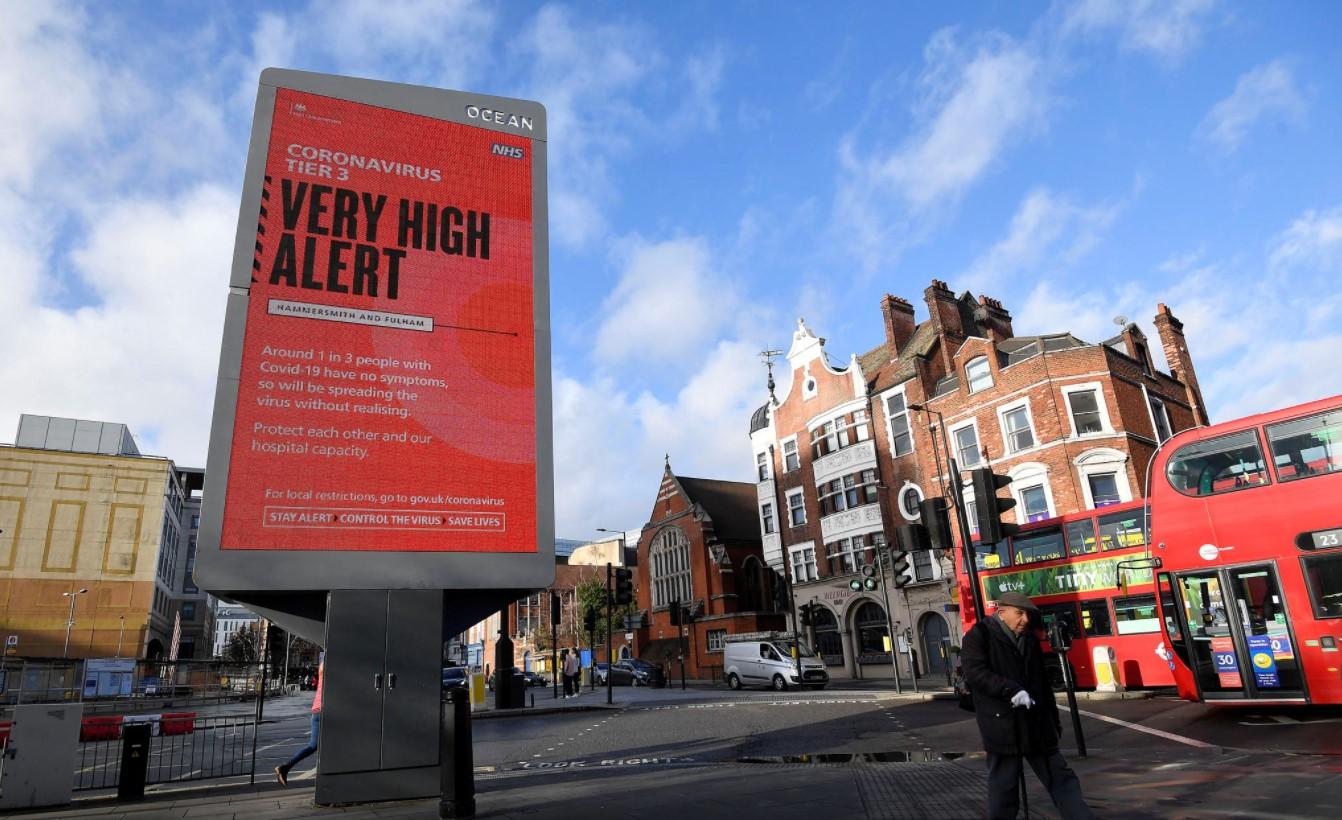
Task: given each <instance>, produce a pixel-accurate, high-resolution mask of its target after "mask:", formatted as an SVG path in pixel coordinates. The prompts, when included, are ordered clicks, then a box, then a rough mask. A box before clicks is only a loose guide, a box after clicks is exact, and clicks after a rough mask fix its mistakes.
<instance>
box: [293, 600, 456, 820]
mask: <svg viewBox="0 0 1342 820" xmlns="http://www.w3.org/2000/svg"><path fill="white" fill-rule="evenodd" d="M443 603H444V594H443V592H442V590H333V591H332V592H331V595H330V598H329V601H328V603H327V620H326V671H325V675H326V677H325V682H324V683H323V691H322V718H321V731H320V733H319V743H320V746H319V749H318V764H317V791H316V802H317V803H318V804H319V805H338V804H343V803H368V802H376V801H383V800H405V799H411V798H423V797H437V796H438V795H439V793H440V789H441V783H440V780H439V765H438V743H439V737H438V732H439V723H440V721H439V719H438V712H439V709H440V708H441V706H440V701H441V697H442V695H441V692H442V660H441V659H442V651H443Z"/></svg>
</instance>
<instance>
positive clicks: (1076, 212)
mask: <svg viewBox="0 0 1342 820" xmlns="http://www.w3.org/2000/svg"><path fill="white" fill-rule="evenodd" d="M1119 210H1120V207H1119V206H1117V205H1112V204H1102V205H1093V206H1084V205H1078V204H1076V203H1075V202H1073V201H1072V200H1071V199H1070V198H1069V197H1066V196H1060V195H1058V194H1055V193H1053V192H1051V191H1049V190H1048V189H1046V188H1037V189H1035V190H1033V191H1031V192H1030V193H1029V194H1027V195H1026V196H1025V198H1024V199H1023V200H1021V203H1020V206H1019V207H1018V208H1017V209H1016V214H1015V216H1013V217H1012V219H1011V228H1010V230H1009V232H1008V233H1007V235H1006V237H1004V238H1003V239H1002V240H1001V241H1000V242H998V243H997V244H995V245H993V246H992V247H991V248H989V249H988V250H987V251H985V252H984V253H983V254H981V255H980V256H979V257H978V259H976V260H974V262H973V263H972V264H971V265H970V266H969V269H968V270H967V271H966V272H965V273H964V275H963V276H962V277H957V278H958V279H960V280H961V281H963V282H964V284H965V286H966V287H968V288H970V289H971V290H976V291H983V290H985V289H988V288H1000V287H1003V286H1006V285H1007V284H1009V280H1011V279H1013V278H1017V277H1020V276H1028V277H1031V278H1035V277H1039V276H1043V275H1048V274H1051V273H1055V272H1057V270H1058V269H1059V268H1062V269H1066V268H1068V267H1070V266H1072V265H1074V264H1075V263H1076V262H1077V261H1078V260H1079V259H1080V258H1081V257H1083V256H1084V255H1085V254H1086V253H1088V252H1089V251H1090V250H1091V249H1092V248H1093V247H1094V246H1095V244H1096V243H1097V242H1098V241H1099V240H1100V238H1101V236H1102V235H1103V234H1104V232H1105V231H1106V230H1107V229H1108V228H1109V226H1110V225H1111V224H1112V223H1113V221H1114V219H1115V217H1116V216H1117V215H1118V212H1119Z"/></svg>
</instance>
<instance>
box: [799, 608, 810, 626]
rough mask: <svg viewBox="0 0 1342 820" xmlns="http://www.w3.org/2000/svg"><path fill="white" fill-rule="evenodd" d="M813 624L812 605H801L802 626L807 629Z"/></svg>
mask: <svg viewBox="0 0 1342 820" xmlns="http://www.w3.org/2000/svg"><path fill="white" fill-rule="evenodd" d="M811 623H812V620H811V605H810V604H802V605H801V625H802V626H804V627H806V626H810V625H811Z"/></svg>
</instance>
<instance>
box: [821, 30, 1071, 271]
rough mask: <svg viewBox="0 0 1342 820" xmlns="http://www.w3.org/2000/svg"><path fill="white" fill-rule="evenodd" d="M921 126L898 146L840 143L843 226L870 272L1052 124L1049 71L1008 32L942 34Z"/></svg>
mask: <svg viewBox="0 0 1342 820" xmlns="http://www.w3.org/2000/svg"><path fill="white" fill-rule="evenodd" d="M923 58H924V67H923V71H922V73H921V75H920V76H919V80H918V83H919V88H920V92H921V93H920V94H919V95H918V97H917V99H916V100H915V102H914V104H913V114H914V129H913V132H912V133H911V134H910V135H908V136H907V137H906V138H905V139H904V140H902V141H901V142H899V143H898V144H897V145H894V146H889V145H878V146H876V147H874V148H864V147H863V146H862V145H861V144H860V140H859V135H860V134H862V133H871V132H872V131H873V130H876V129H873V128H872V127H871V124H870V123H867V122H864V123H863V125H862V127H861V128H860V129H855V130H854V131H852V132H850V133H849V134H847V135H846V136H845V137H844V139H843V140H842V141H841V143H840V147H839V163H840V168H841V171H840V179H839V184H838V191H837V193H836V196H835V220H836V227H837V228H838V230H840V231H841V232H842V233H843V234H844V235H845V237H846V238H847V239H848V241H849V242H850V243H851V245H852V246H854V250H855V252H856V253H857V254H858V255H859V256H860V257H861V258H863V260H864V261H865V263H866V266H867V268H869V269H874V268H877V267H879V266H881V265H884V264H889V262H890V261H891V258H892V257H893V256H894V255H896V254H897V253H898V252H899V251H900V250H901V249H903V248H904V247H907V246H909V245H911V244H913V243H914V242H917V241H919V239H921V237H922V235H924V234H925V233H926V231H927V230H928V218H927V215H928V212H930V211H932V210H933V209H934V208H935V207H936V206H939V205H942V204H945V203H948V202H954V201H955V200H957V199H958V198H959V197H960V196H961V195H962V194H963V193H964V192H965V191H966V190H968V189H969V188H970V187H971V186H972V185H973V184H974V183H976V182H977V181H978V180H979V179H980V178H981V177H982V176H983V175H984V174H986V173H988V172H989V171H990V170H991V169H992V168H993V167H994V165H995V163H996V162H997V160H998V158H999V157H1000V156H1001V154H1002V153H1003V152H1004V151H1005V150H1007V149H1008V148H1009V147H1010V146H1011V145H1012V144H1014V143H1015V142H1016V141H1017V140H1019V139H1021V138H1022V137H1023V136H1025V135H1028V134H1029V133H1031V132H1034V131H1038V130H1040V129H1042V128H1044V127H1045V126H1046V123H1047V118H1048V112H1049V108H1050V101H1049V90H1048V86H1049V73H1048V71H1047V70H1046V69H1045V66H1044V65H1043V63H1042V62H1041V61H1040V60H1039V58H1038V57H1037V56H1036V55H1035V54H1034V53H1033V52H1032V51H1031V50H1030V49H1028V48H1027V47H1025V46H1024V45H1022V44H1020V43H1018V42H1016V41H1014V40H1012V39H1011V38H1009V37H1007V36H1005V35H1000V34H993V35H986V36H982V37H978V38H976V39H975V40H974V43H973V44H972V45H969V46H966V45H962V44H961V43H960V42H958V41H957V40H956V35H955V32H954V31H953V30H951V29H944V30H942V31H939V32H937V34H935V35H934V36H933V37H932V38H931V40H930V41H929V42H928V44H927V47H926V48H925V49H924V54H923Z"/></svg>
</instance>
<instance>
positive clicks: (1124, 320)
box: [1114, 313, 1128, 327]
mask: <svg viewBox="0 0 1342 820" xmlns="http://www.w3.org/2000/svg"><path fill="white" fill-rule="evenodd" d="M1114 324H1116V325H1118V326H1119V327H1127V326H1128V317H1126V316H1124V315H1123V314H1121V313H1120V314H1118V315H1117V316H1115V317H1114Z"/></svg>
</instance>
